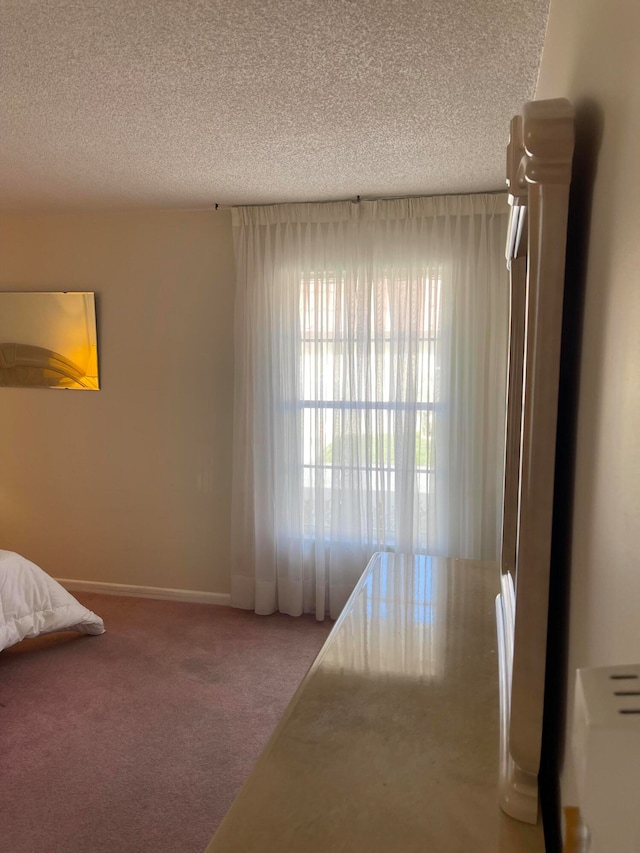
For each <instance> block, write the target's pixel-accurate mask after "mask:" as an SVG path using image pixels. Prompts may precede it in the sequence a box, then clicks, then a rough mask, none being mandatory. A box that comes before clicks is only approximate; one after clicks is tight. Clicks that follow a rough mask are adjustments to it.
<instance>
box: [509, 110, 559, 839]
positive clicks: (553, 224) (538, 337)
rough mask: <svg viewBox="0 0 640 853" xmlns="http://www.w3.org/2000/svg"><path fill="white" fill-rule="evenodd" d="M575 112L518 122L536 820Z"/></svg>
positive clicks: (515, 510)
mask: <svg viewBox="0 0 640 853" xmlns="http://www.w3.org/2000/svg"><path fill="white" fill-rule="evenodd" d="M573 147H574V110H573V107H572V106H571V104H570V103H569V102H568V101H567V100H565V99H556V100H549V101H533V102H531V103H528V104H525V106H524V108H523V111H522V115H521V116H516V117H515V118H514V119H513V120H512V122H511V139H510V143H509V147H508V152H507V184H508V186H509V202H510V204H511V216H510V224H509V235H508V239H507V263H508V265H509V267H510V271H511V329H510V352H509V378H508V400H507V425H506V426H507V429H506V448H505V481H504V482H505V485H504V511H503V537H502V554H501V568H502V593H501V595H500V596H499V598H498V601H497V618H498V634H499V643H500V685H501V688H500V689H501V744H502V755H501V805H502V807H503V809H504V810H505V811H506V812H507V813H508V814H510V815H512V816H513V817H516V818H518V819H520V820H524V821H528V822H530V823H535V822H536V821H537V820H538V771H539V768H540V753H541V745H542V719H543V709H544V691H545V666H546V653H547V615H548V609H549V573H550V557H551V533H552V513H553V493H554V476H555V462H556V452H555V451H556V421H557V411H558V378H559V369H560V351H561V333H562V306H563V297H564V272H565V253H566V229H567V214H568V207H569V184H570V181H571V161H572V157H573Z"/></svg>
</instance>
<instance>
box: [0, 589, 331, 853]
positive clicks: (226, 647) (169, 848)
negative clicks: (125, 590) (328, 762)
mask: <svg viewBox="0 0 640 853" xmlns="http://www.w3.org/2000/svg"><path fill="white" fill-rule="evenodd" d="M77 598H78V599H79V600H80V601H82V603H83V604H85V605H86V606H87V607H89V608H90V609H92V610H94V611H95V612H96V613H98V614H99V615H100V616H102V617H103V618H104V620H105V626H106V628H107V633H106V634H104V635H103V636H99V637H82V636H79V635H77V634H70V633H65V634H60V635H51V636H49V637H42V638H39V639H36V640H27V641H24V642H23V643H20V644H18V645H17V646H14V647H12V648H10V649H7V650H5V651H3V652H1V653H0V761H1V765H0V766H1V774H2V775H1V777H0V848H1V849H2V850H3V851H7V853H36V851H47V853H57V851H60V853H62V851H64V853H81V851H82V853H144V851H154V853H165V852H166V853H202V851H203V850H204V848H205V847H206V846H207V844H208V842H209V839H210V838H211V836H212V835H213V833H214V831H215V829H216V827H217V825H218V824H219V823H220V821H221V820H222V818H223V817H224V814H225V812H226V810H227V809H228V807H229V805H230V804H231V802H232V800H233V798H234V796H235V795H236V794H237V792H238V790H239V789H240V787H241V785H242V783H243V781H244V780H245V778H246V776H247V774H248V773H249V771H250V770H251V767H252V766H253V764H254V762H255V760H256V758H257V757H258V755H259V753H260V751H261V749H262V747H263V746H264V744H265V743H266V741H267V739H268V737H269V735H270V734H271V732H272V731H273V728H274V727H275V725H276V723H277V721H278V719H279V717H280V715H281V714H282V712H283V711H284V709H285V707H286V705H287V703H288V701H289V699H290V698H291V696H292V695H293V693H294V692H295V689H296V687H297V686H298V684H299V682H300V681H301V679H302V677H303V676H304V674H305V672H306V671H307V669H308V667H309V665H310V664H311V662H312V661H313V659H314V657H315V656H316V654H317V652H318V651H319V649H320V647H321V646H322V644H323V642H324V640H325V638H326V636H327V634H328V632H329V630H330V628H331V623H329V622H324V623H318V622H316V621H315V620H314V619H313V618H312V617H302V618H299V619H292V618H290V617H287V616H281V615H274V616H269V617H259V616H255V615H254V614H252V613H247V612H244V611H238V610H232V609H231V608H226V607H216V606H210V605H199V604H177V603H174V602H167V601H150V600H145V599H135V598H121V597H115V596H102V595H96V594H79V595H77Z"/></svg>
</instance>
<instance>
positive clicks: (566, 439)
mask: <svg viewBox="0 0 640 853" xmlns="http://www.w3.org/2000/svg"><path fill="white" fill-rule="evenodd" d="M575 107H576V126H575V127H576V144H575V152H574V157H573V173H572V180H571V193H570V198H569V221H568V227H567V258H566V271H565V290H564V309H563V322H562V355H561V361H560V384H559V394H558V428H557V436H556V469H555V493H554V506H553V537H552V545H551V577H550V592H549V602H550V603H549V629H548V639H547V670H546V685H545V713H544V735H543V749H542V761H541V769H540V778H541V786H540V788H541V806H542V810H543V813H544V815H545V845H546V849H547V853H560V850H561V848H562V842H561V815H560V802H561V799H560V772H561V770H562V767H561V761H562V756H563V754H564V718H565V711H566V699H567V697H566V688H567V684H568V673H567V661H568V638H569V595H570V566H571V556H572V555H571V533H572V518H573V490H574V481H575V451H576V432H577V413H578V394H579V380H580V361H581V352H582V332H583V314H584V300H585V292H586V280H587V258H588V250H589V235H590V231H591V206H592V197H593V187H594V183H595V178H596V173H597V163H598V154H599V151H600V146H601V143H602V135H603V128H604V124H603V113H602V110H601V109H600V107H599V105H598V104H597V103H595V102H593V101H590V100H583V101H580V102H578V103H577V104H575ZM599 344H600V342H599V341H589V346H598V345H599ZM597 361H598V363H600V362H601V359H597ZM595 384H596V387H599V383H598V382H597V380H596V383H595Z"/></svg>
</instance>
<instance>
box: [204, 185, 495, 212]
mask: <svg viewBox="0 0 640 853" xmlns="http://www.w3.org/2000/svg"><path fill="white" fill-rule="evenodd" d="M507 192H508V189H507V187H506V186H505V188H504V189H503V190H485V191H482V190H480V191H478V192H473V193H464V192H459V193H433V194H432V195H428V194H426V195H389V196H364V197H363V196H360V195H357V196H356V197H355V198H353V197H351V198H338V199H336V198H334V199H325V200H324V201H310V200H307V201H276V202H264V203H261V204H218V203H216V204H214V206H213V207H210V208H206V207H201V208H198V210H231V209H232V208H234V207H279V206H282V205H285V204H342V203H344V202H347V201H350V202H351V203H352V204H359V203H360V202H361V201H405V200H407V201H408V200H410V199H414V198H416V199H417V198H448V197H451V196H456V195H466V196H470V195H504V194H506V193H507Z"/></svg>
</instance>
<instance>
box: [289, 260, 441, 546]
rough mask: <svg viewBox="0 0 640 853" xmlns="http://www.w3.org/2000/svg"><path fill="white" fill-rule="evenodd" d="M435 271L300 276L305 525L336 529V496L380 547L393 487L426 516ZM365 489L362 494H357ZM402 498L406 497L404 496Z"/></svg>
mask: <svg viewBox="0 0 640 853" xmlns="http://www.w3.org/2000/svg"><path fill="white" fill-rule="evenodd" d="M440 324H441V277H440V274H439V272H438V270H433V271H430V272H426V273H424V274H423V275H421V276H419V277H418V278H417V279H416V278H414V279H413V281H412V282H411V283H410V282H409V281H408V280H407V279H406V278H398V277H397V276H396V277H394V276H393V275H392V274H391V272H390V271H383V272H382V274H381V275H380V277H379V278H378V279H377V280H376V281H373V282H370V283H364V284H362V283H359V282H353V281H349V280H348V278H347V276H346V275H345V274H336V273H325V274H320V273H317V272H315V273H313V274H310V275H308V276H306V277H304V278H303V279H302V280H301V283H300V330H301V334H300V352H299V357H300V381H299V387H300V389H301V393H300V400H299V401H298V402H299V405H300V409H301V418H302V467H303V495H304V497H303V500H304V532H305V535H308V536H317V535H318V534H319V533H322V532H324V533H325V534H326V535H327V536H328V535H330V533H331V531H332V530H333V529H335V526H336V523H337V519H336V517H335V509H336V507H335V501H336V500H337V501H339V502H340V504H341V506H340V516H341V518H344V516H345V506H346V505H348V504H349V503H354V502H355V504H357V505H358V510H359V512H358V518H354V517H353V515H354V512H349V511H347V512H346V515H347V517H349V518H352V520H353V522H354V524H355V526H356V528H357V530H356V531H354V532H355V535H357V536H359V535H360V527H361V523H362V522H365V523H368V525H369V527H370V530H371V532H372V534H373V536H374V539H375V541H376V543H377V547H393V546H395V545H396V544H397V539H398V530H397V527H398V512H399V509H400V504H401V503H402V502H401V501H399V500H398V495H399V494H405V495H406V493H407V492H408V491H409V492H411V493H412V496H413V501H412V503H413V505H414V518H413V522H414V526H415V524H417V526H418V528H421V529H423V530H424V529H425V528H426V526H427V495H428V493H429V490H430V487H431V478H432V476H433V462H434V453H435V441H434V429H435V418H436V416H437V405H438V378H439V370H438V362H437V357H438V334H439V330H440ZM363 497H364V500H363ZM405 503H406V501H405ZM354 509H355V507H354ZM342 534H343V535H344V536H347V537H348V536H349V530H348V527H345V526H344V525H343V529H342Z"/></svg>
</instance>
